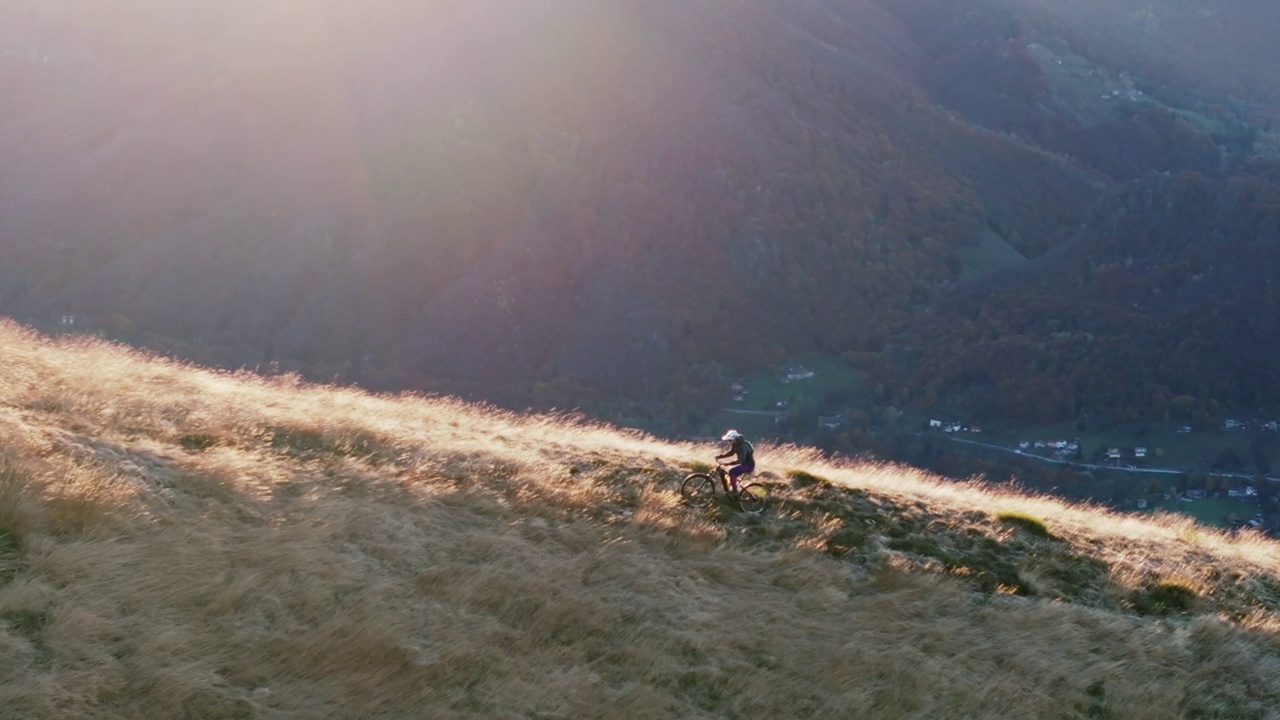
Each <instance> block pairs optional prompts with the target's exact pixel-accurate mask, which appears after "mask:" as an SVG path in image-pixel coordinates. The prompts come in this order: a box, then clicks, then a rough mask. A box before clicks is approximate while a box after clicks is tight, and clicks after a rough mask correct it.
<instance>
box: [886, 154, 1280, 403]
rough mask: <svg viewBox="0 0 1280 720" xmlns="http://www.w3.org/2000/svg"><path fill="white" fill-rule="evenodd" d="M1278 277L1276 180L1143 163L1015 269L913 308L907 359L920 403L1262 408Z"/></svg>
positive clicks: (1273, 383)
mask: <svg viewBox="0 0 1280 720" xmlns="http://www.w3.org/2000/svg"><path fill="white" fill-rule="evenodd" d="M1276 278H1280V185H1277V184H1275V183H1274V182H1267V181H1266V180H1263V179H1259V178H1255V177H1237V178H1233V179H1231V180H1227V181H1212V180H1208V179H1205V178H1204V177H1202V176H1200V175H1197V174H1195V173H1192V172H1183V173H1178V174H1168V175H1157V176H1152V177H1149V178H1146V179H1144V180H1142V181H1140V182H1136V183H1133V184H1130V185H1126V186H1123V187H1121V188H1118V189H1117V190H1116V191H1115V192H1113V193H1111V194H1109V195H1108V196H1107V197H1106V198H1105V199H1104V200H1103V201H1102V202H1101V203H1100V204H1099V206H1098V208H1097V209H1096V210H1095V211H1094V212H1093V213H1092V214H1091V216H1090V217H1089V219H1088V222H1087V224H1086V225H1085V227H1084V229H1082V230H1081V232H1080V233H1079V235H1078V236H1077V237H1076V238H1074V239H1073V240H1071V241H1070V242H1068V243H1065V244H1064V245H1062V246H1060V247H1058V248H1055V249H1054V250H1053V251H1051V252H1048V253H1046V254H1045V255H1044V256H1042V257H1041V258H1039V259H1037V260H1036V261H1034V262H1032V263H1029V264H1028V265H1026V266H1023V267H1022V268H1019V272H1018V273H1017V274H1016V276H1014V277H1010V276H1008V275H1007V274H1006V275H1005V276H996V277H993V278H990V279H989V280H988V281H987V282H982V283H974V284H973V285H972V286H971V287H967V288H965V289H964V290H963V291H961V292H957V293H954V294H951V295H950V296H949V297H948V302H947V303H946V304H944V305H940V306H939V308H938V310H937V312H934V313H931V314H929V315H927V316H922V318H923V319H921V320H920V321H919V325H918V326H917V327H916V328H915V330H916V332H915V333H913V334H911V335H910V337H915V338H919V339H920V342H919V344H918V346H917V347H915V348H914V349H915V350H916V351H918V357H917V358H916V362H913V363H911V364H910V367H911V368H912V371H913V372H914V373H915V375H914V379H915V381H916V383H917V386H918V387H919V388H921V389H922V390H923V392H924V393H925V394H926V395H927V398H926V401H927V402H930V403H932V402H934V401H937V400H938V399H948V398H949V399H950V400H952V401H953V402H957V403H959V404H963V405H968V406H970V407H972V408H973V409H974V411H975V413H976V414H977V415H980V416H985V417H1001V418H1011V419H1019V420H1022V421H1028V422H1033V423H1034V422H1054V421H1058V420H1062V419H1072V418H1075V417H1077V416H1078V415H1079V414H1080V413H1081V412H1086V413H1087V412H1101V413H1105V414H1109V415H1110V417H1111V419H1114V420H1131V419H1150V420H1161V419H1174V420H1176V421H1178V422H1179V424H1181V423H1185V422H1195V423H1197V424H1198V425H1201V426H1205V425H1208V424H1209V422H1210V420H1209V418H1211V417H1218V416H1221V414H1222V413H1223V411H1228V410H1230V411H1240V410H1244V411H1246V412H1247V411H1250V410H1255V411H1263V410H1265V411H1271V412H1274V411H1276V410H1277V409H1280V369H1278V368H1277V365H1276V358H1277V357H1280V336H1277V334H1276V332H1275V329H1276V328H1277V327H1280V281H1277V280H1276ZM1104 416H1105V415H1104Z"/></svg>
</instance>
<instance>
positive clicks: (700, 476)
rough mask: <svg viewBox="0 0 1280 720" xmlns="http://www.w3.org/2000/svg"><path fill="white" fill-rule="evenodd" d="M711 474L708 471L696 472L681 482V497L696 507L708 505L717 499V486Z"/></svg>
mask: <svg viewBox="0 0 1280 720" xmlns="http://www.w3.org/2000/svg"><path fill="white" fill-rule="evenodd" d="M712 482H713V481H712V480H711V476H710V475H707V474H706V473H694V474H692V475H690V476H689V477H687V478H685V479H684V482H683V483H680V497H682V498H684V501H685V502H687V503H689V504H690V505H692V506H694V507H706V506H708V505H710V504H711V502H712V501H713V500H715V499H716V488H715V485H713V484H712Z"/></svg>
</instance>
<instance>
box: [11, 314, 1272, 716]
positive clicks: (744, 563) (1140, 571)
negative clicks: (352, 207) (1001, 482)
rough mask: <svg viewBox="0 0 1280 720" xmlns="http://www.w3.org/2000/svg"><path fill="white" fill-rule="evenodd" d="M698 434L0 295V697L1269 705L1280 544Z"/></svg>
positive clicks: (541, 707) (18, 709)
mask: <svg viewBox="0 0 1280 720" xmlns="http://www.w3.org/2000/svg"><path fill="white" fill-rule="evenodd" d="M712 451H713V449H712V448H709V447H702V446H695V445H688V444H673V443H667V442H661V441H658V440H655V439H653V438H650V437H646V436H644V435H642V434H639V433H634V432H623V431H619V430H617V429H614V428H609V427H605V426H601V425H597V424H592V423H588V422H583V421H580V420H574V419H572V418H563V417H551V416H523V415H517V414H512V413H507V412H500V411H497V410H494V409H491V408H483V407H476V406H471V405H467V404H464V403H460V402H457V401H454V400H449V399H443V398H426V397H415V396H375V395H371V394H368V393H363V392H360V391H357V390H354V389H342V388H331V387H316V386H310V385H306V384H304V383H300V382H298V381H297V380H296V379H293V378H260V377H255V376H251V375H236V374H227V373H216V372H210V371H207V370H201V369H198V368H193V367H188V366H184V365H181V364H178V363H174V362H170V361H165V360H159V359H156V358H151V357H147V356H145V355H142V354H139V353H135V352H130V351H126V350H123V349H121V348H117V347H113V346H109V345H104V344H100V343H95V342H85V341H74V342H54V341H50V340H47V339H44V338H41V337H38V336H36V335H34V334H32V333H29V332H27V331H25V330H22V329H20V328H19V327H17V326H15V325H13V324H11V323H4V322H0V533H3V535H2V536H0V537H2V538H3V539H0V718H206V717H207V718H224V717H225V718H237V717H239V718H357V717H358V718H404V717H423V718H427V717H430V718H436V717H440V718H447V717H512V718H592V717H597V718H604V717H620V718H647V717H653V718H671V717H707V718H713V717H715V718H719V717H744V718H745V717H751V718H756V717H759V718H782V717H787V718H791V717H832V718H848V717H859V718H1028V717H1035V718H1056V717H1062V718H1074V717H1111V718H1175V717H1203V718H1208V717H1222V718H1237V717H1238V718H1280V715H1277V714H1276V711H1275V710H1274V708H1277V707H1280V685H1278V682H1280V681H1277V678H1280V642H1278V638H1280V635H1277V632H1278V631H1280V619H1278V617H1280V616H1278V615H1277V608H1278V607H1280V605H1278V604H1277V603H1280V598H1278V597H1277V593H1276V587H1277V586H1278V584H1280V581H1278V578H1280V550H1278V548H1277V545H1276V544H1275V543H1274V542H1272V541H1270V540H1267V539H1265V538H1261V537H1257V536H1251V535H1243V536H1227V535H1224V534H1221V533H1217V532H1214V531H1211V530H1208V529H1205V528H1200V527H1198V526H1195V525H1194V524H1192V523H1190V522H1189V521H1185V520H1181V519H1176V518H1172V517H1164V518H1156V519H1154V520H1152V519H1140V518H1132V517H1127V516H1121V515H1114V514H1109V513H1105V512H1101V511H1099V510H1097V509H1095V508H1088V507H1080V506H1072V505H1067V504H1065V503H1062V502H1060V501H1057V500H1054V499H1052V498H1043V497H1023V496H1017V495H1010V494H1002V493H998V492H995V491H993V490H991V489H990V488H986V487H983V486H981V485H979V484H976V483H968V484H955V483H946V482H942V481H940V480H938V479H936V478H932V477H929V476H927V475H925V474H923V473H920V472H917V471H914V470H910V469H906V468H898V467H887V466H877V465H848V464H840V463H830V462H825V461H822V460H821V459H820V458H819V457H818V456H817V455H816V454H815V453H813V452H812V451H810V450H806V449H802V448H794V447H772V448H770V447H761V448H760V458H761V468H762V470H763V471H764V472H762V473H761V475H762V477H761V478H760V479H762V480H764V481H766V482H769V483H771V485H772V487H773V497H772V502H773V507H771V508H770V510H769V511H767V512H766V513H765V514H764V515H763V516H759V517H755V516H744V515H742V514H740V513H737V512H735V511H734V510H733V509H732V508H731V507H728V506H725V507H724V508H717V509H715V510H713V511H711V512H708V513H701V512H695V511H691V510H689V509H687V508H685V507H683V506H681V505H680V504H679V501H678V497H677V494H676V487H677V486H678V484H679V480H680V478H681V476H682V475H683V474H684V472H686V471H687V469H688V468H690V467H692V466H693V465H694V464H695V463H698V462H705V461H706V460H707V459H708V458H709V456H710V455H711V454H712ZM789 471H797V472H796V473H792V474H790V475H789ZM999 513H1008V514H1019V515H1021V516H1025V517H1030V518H1035V519H1037V520H1039V521H1042V522H1043V523H1044V525H1045V526H1046V527H1047V529H1048V531H1049V533H1050V535H1051V537H1050V538H1039V537H1028V536H1023V535H1019V530H1018V528H1017V527H1011V526H1009V525H1007V524H1004V523H1001V522H1000V521H999V520H998V519H997V514H999ZM988 561H989V563H990V564H987V565H984V564H983V563H984V562H988ZM1162 584H1163V585H1162ZM1164 586H1178V587H1185V588H1186V589H1187V590H1188V591H1189V592H1191V593H1193V595H1194V602H1193V607H1190V608H1182V609H1176V608H1175V609H1173V610H1174V611H1172V612H1169V613H1167V614H1160V613H1152V614H1145V615H1144V614H1142V613H1141V612H1139V610H1141V608H1140V607H1139V606H1138V605H1135V603H1134V600H1135V598H1140V597H1148V598H1149V597H1155V598H1156V599H1160V598H1162V597H1165V596H1164V595H1160V594H1159V592H1160V590H1159V588H1161V587H1164ZM1153 589H1156V594H1155V595H1154V596H1152V595H1151V594H1150V593H1151V592H1152V590H1153ZM1005 590H1008V591H1009V592H1012V593H1016V594H1007V593H1006V592H1005ZM1144 591H1145V592H1147V593H1148V595H1147V596H1140V595H1137V594H1136V593H1142V592H1144ZM1171 592H1172V595H1171V597H1174V598H1178V597H1182V598H1185V597H1186V594H1185V593H1183V594H1179V591H1177V590H1174V591H1171ZM1020 595H1021V596H1020Z"/></svg>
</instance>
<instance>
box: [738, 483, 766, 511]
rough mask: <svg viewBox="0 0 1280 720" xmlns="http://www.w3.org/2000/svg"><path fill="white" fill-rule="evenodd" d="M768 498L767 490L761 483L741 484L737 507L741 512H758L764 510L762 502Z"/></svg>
mask: <svg viewBox="0 0 1280 720" xmlns="http://www.w3.org/2000/svg"><path fill="white" fill-rule="evenodd" d="M768 498H769V491H768V490H766V489H765V487H764V486H763V485H756V484H751V485H743V486H742V489H741V490H740V491H739V492H738V507H740V508H742V512H749V513H758V512H760V511H761V510H764V503H765V500H767V499H768Z"/></svg>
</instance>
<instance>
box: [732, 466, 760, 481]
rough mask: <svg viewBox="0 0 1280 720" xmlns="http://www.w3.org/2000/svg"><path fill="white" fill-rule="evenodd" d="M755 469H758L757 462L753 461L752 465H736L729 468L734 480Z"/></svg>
mask: <svg viewBox="0 0 1280 720" xmlns="http://www.w3.org/2000/svg"><path fill="white" fill-rule="evenodd" d="M755 469H756V465H755V463H751V464H750V465H734V466H733V467H731V468H729V477H731V478H733V480H734V481H735V482H737V480H738V478H740V477H742V476H743V475H746V474H747V473H749V472H754V471H755Z"/></svg>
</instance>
